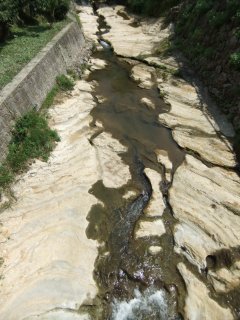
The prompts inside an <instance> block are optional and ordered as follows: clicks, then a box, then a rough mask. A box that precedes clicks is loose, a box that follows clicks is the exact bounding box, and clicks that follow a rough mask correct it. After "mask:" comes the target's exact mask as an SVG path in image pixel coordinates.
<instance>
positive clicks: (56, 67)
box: [0, 22, 86, 162]
mask: <svg viewBox="0 0 240 320" xmlns="http://www.w3.org/2000/svg"><path fill="white" fill-rule="evenodd" d="M85 54H86V48H85V38H84V35H83V33H82V30H81V29H80V27H79V26H78V24H77V23H74V22H72V23H70V24H69V25H67V26H66V27H65V28H64V29H63V30H62V31H60V33H58V34H57V35H56V36H55V37H54V38H53V40H52V41H51V42H50V43H48V45H47V46H46V47H45V48H44V49H42V50H41V51H40V52H39V54H38V55H37V56H36V57H35V58H34V59H33V60H32V61H31V62H29V63H28V64H27V65H26V67H24V68H23V69H22V71H21V72H20V73H19V74H18V75H17V76H16V77H15V78H14V79H13V81H12V82H11V83H9V84H8V85H7V86H5V87H4V88H3V90H2V91H1V92H0V162H1V161H3V159H4V157H5V155H6V152H7V147H8V144H9V142H10V140H11V130H12V128H13V126H14V123H15V121H16V120H17V118H19V117H21V116H22V115H24V113H26V112H27V111H29V110H30V109H31V108H33V106H36V107H37V108H39V107H40V106H41V104H42V102H43V101H44V99H45V97H46V95H47V93H48V92H49V91H50V90H51V88H52V87H53V85H54V83H55V79H56V76H57V75H59V74H63V73H66V71H67V69H69V68H71V67H72V66H73V65H76V64H77V63H79V64H80V63H81V61H82V60H83V58H84V56H85Z"/></svg>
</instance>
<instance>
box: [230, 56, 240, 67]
mask: <svg viewBox="0 0 240 320" xmlns="http://www.w3.org/2000/svg"><path fill="white" fill-rule="evenodd" d="M230 64H231V65H232V66H233V68H234V69H236V70H239V71H240V52H234V53H233V54H231V56H230Z"/></svg>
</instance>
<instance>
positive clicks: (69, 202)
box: [0, 81, 130, 320]
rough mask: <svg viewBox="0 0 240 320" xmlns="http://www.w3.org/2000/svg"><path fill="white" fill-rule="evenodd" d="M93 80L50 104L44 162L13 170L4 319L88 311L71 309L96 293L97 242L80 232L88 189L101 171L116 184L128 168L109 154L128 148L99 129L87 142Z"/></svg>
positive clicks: (4, 241)
mask: <svg viewBox="0 0 240 320" xmlns="http://www.w3.org/2000/svg"><path fill="white" fill-rule="evenodd" d="M95 85H96V84H95V83H94V82H92V83H85V82H84V81H79V82H78V83H77V85H76V86H75V89H74V90H73V92H72V97H71V98H68V99H67V100H65V101H63V102H62V103H61V104H59V105H56V106H54V108H52V109H50V110H49V112H50V114H51V119H50V123H51V125H52V126H53V127H54V128H56V130H57V131H58V133H59V135H60V137H61V141H60V142H59V143H58V144H57V146H56V148H55V150H54V151H53V152H52V155H51V157H50V159H49V161H48V163H45V162H41V161H39V160H36V161H35V163H34V164H32V166H31V168H30V170H29V171H28V172H27V173H24V174H23V175H22V176H21V177H19V182H18V183H17V184H16V185H15V186H14V194H15V196H16V198H17V202H16V203H15V204H13V205H12V207H11V209H8V210H5V211H4V212H3V213H2V215H1V233H0V242H1V243H0V250H1V253H2V254H1V255H2V257H3V259H4V264H3V265H2V267H1V269H0V271H1V283H0V284H1V286H0V314H1V317H2V319H4V320H23V319H24V320H25V319H29V320H30V319H37V318H40V317H41V319H47V320H53V319H57V320H65V319H76V320H78V319H79V320H80V319H87V316H85V315H80V314H78V312H77V311H78V309H79V307H80V306H81V305H84V304H87V305H89V304H92V303H93V299H94V297H95V296H96V294H97V287H96V284H95V281H94V279H93V270H94V263H95V259H96V257H97V255H98V250H97V243H96V241H92V240H90V239H88V238H87V236H86V233H85V230H86V228H87V226H88V222H87V220H86V217H87V215H88V212H89V211H90V209H91V207H92V206H93V205H94V204H96V203H97V200H96V198H94V197H93V196H92V195H91V194H89V190H90V189H91V187H92V185H94V184H95V183H96V182H97V181H98V180H100V179H103V180H104V182H105V183H106V185H107V186H110V187H112V188H118V187H120V186H122V185H123V184H125V182H126V181H127V180H128V179H129V178H130V173H129V169H128V167H127V166H126V165H124V163H123V162H122V160H121V158H120V157H119V156H118V154H115V152H116V153H119V154H120V153H123V152H125V151H126V148H125V147H124V146H122V145H121V144H120V143H119V142H118V141H117V140H115V139H113V138H112V137H111V136H110V135H108V134H106V135H105V134H103V135H100V136H98V137H97V138H96V139H95V140H96V141H95V142H96V145H97V147H96V148H95V147H94V146H92V145H91V144H90V142H89V140H90V138H91V136H92V135H93V134H94V132H95V131H94V130H95V129H94V128H92V127H90V123H91V122H92V117H91V116H90V112H91V110H92V108H93V107H94V106H95V102H94V98H93V96H92V94H91V91H92V90H93V88H94V86H95ZM98 147H99V148H100V149H101V150H100V151H99V152H98V150H97V148H98ZM111 157H112V158H111ZM108 170H109V172H108ZM115 170H116V171H117V174H115ZM121 173H122V174H123V177H121Z"/></svg>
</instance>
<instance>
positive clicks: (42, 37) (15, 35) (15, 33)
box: [0, 20, 69, 89]
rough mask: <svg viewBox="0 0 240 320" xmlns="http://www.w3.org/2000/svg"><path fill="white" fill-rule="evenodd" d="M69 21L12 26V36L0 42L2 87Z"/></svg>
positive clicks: (0, 84) (0, 77) (0, 87)
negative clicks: (50, 24)
mask: <svg viewBox="0 0 240 320" xmlns="http://www.w3.org/2000/svg"><path fill="white" fill-rule="evenodd" d="M68 22H69V21H68V20H63V21H60V22H55V23H53V25H52V26H51V27H50V26H49V24H46V23H45V24H41V25H37V26H25V27H21V28H20V27H17V26H14V27H12V30H11V32H12V37H11V38H10V39H9V40H8V41H6V42H5V43H3V44H0V61H1V63H0V89H2V88H3V87H4V86H5V85H6V84H7V83H9V82H10V81H11V80H12V79H13V77H14V76H15V75H16V74H17V73H18V72H19V71H20V70H21V69H22V68H23V67H24V66H25V65H26V64H27V63H28V62H29V61H30V60H31V59H32V58H34V57H35V56H36V55H37V53H38V52H39V51H40V50H41V49H42V48H43V47H44V46H45V45H46V44H47V43H48V42H49V41H50V40H51V39H52V38H53V37H54V36H55V35H56V34H57V33H58V32H59V31H60V30H61V29H62V28H63V27H64V26H66V25H67V23H68Z"/></svg>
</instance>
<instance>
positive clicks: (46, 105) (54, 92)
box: [42, 85, 59, 109]
mask: <svg viewBox="0 0 240 320" xmlns="http://www.w3.org/2000/svg"><path fill="white" fill-rule="evenodd" d="M58 92H59V87H58V86H57V85H55V86H53V88H52V89H51V90H50V91H49V92H48V94H47V96H46V98H45V100H44V101H43V104H42V109H48V108H49V107H51V105H52V104H53V101H54V98H55V97H56V95H57V93H58Z"/></svg>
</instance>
